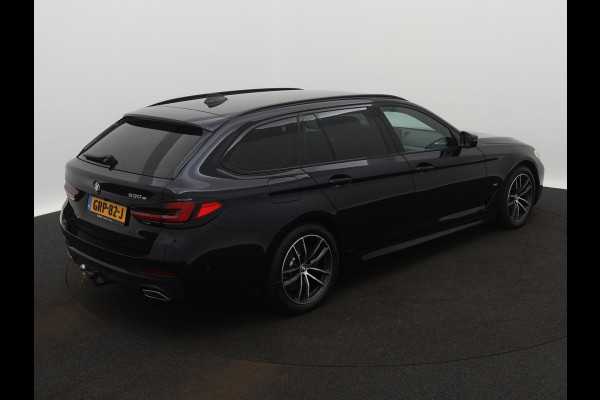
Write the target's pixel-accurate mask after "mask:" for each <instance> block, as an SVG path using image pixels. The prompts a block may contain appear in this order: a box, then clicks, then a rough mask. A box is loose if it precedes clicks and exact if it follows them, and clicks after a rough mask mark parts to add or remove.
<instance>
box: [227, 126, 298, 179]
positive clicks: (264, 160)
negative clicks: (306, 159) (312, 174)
mask: <svg viewBox="0 0 600 400" xmlns="http://www.w3.org/2000/svg"><path fill="white" fill-rule="evenodd" d="M296 126H297V123H296V118H288V119H285V120H281V121H276V122H271V123H268V124H265V125H261V126H259V127H257V128H254V129H253V130H251V131H250V132H248V134H246V135H245V136H244V137H243V138H242V140H241V141H240V142H239V143H238V144H237V145H235V146H234V148H233V149H232V150H230V151H229V152H228V153H227V154H226V155H225V159H224V165H225V166H226V167H229V168H230V169H233V170H235V171H241V172H261V171H271V170H278V169H286V168H293V167H296V166H297V165H298V151H297V135H296Z"/></svg>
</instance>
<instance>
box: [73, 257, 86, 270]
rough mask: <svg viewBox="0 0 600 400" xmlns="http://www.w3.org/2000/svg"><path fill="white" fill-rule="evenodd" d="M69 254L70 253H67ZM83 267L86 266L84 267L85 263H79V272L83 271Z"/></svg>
mask: <svg viewBox="0 0 600 400" xmlns="http://www.w3.org/2000/svg"><path fill="white" fill-rule="evenodd" d="M69 255H70V254H69ZM85 268H86V267H85V264H81V265H80V266H79V270H80V271H81V272H85Z"/></svg>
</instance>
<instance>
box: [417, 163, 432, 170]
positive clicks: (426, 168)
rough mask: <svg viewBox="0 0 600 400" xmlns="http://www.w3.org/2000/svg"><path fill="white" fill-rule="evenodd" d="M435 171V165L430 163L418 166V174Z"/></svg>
mask: <svg viewBox="0 0 600 400" xmlns="http://www.w3.org/2000/svg"><path fill="white" fill-rule="evenodd" d="M432 169H433V165H431V164H429V163H421V164H419V165H417V172H429V171H431V170H432Z"/></svg>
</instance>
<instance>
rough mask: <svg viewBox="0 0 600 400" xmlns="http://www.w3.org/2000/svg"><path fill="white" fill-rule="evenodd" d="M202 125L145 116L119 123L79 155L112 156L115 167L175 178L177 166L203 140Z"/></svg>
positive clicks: (83, 158) (137, 172) (83, 156)
mask: <svg viewBox="0 0 600 400" xmlns="http://www.w3.org/2000/svg"><path fill="white" fill-rule="evenodd" d="M201 134H202V129H201V128H195V127H188V126H185V125H177V124H169V123H162V122H156V121H149V120H143V119H127V120H124V121H123V122H120V123H118V124H117V125H116V126H115V128H113V129H112V130H110V131H109V132H108V133H107V134H106V135H105V136H104V137H102V138H101V139H100V140H98V141H97V142H96V143H94V144H93V145H91V146H90V147H89V148H87V149H86V150H85V151H84V153H83V154H82V155H81V156H79V158H81V159H82V160H86V161H89V159H88V158H87V157H85V156H86V155H87V156H90V157H100V158H101V157H104V156H111V155H112V156H113V157H114V159H115V160H116V162H117V163H116V165H115V167H114V168H115V169H117V170H120V171H125V172H133V173H135V174H141V175H149V176H155V177H159V178H173V173H174V171H173V169H174V167H175V166H176V165H177V164H178V163H179V162H181V161H182V160H183V158H184V156H185V155H186V153H187V152H188V151H190V150H191V149H192V148H193V147H194V145H195V144H196V143H197V142H198V141H199V140H200V137H201V136H200V135H201Z"/></svg>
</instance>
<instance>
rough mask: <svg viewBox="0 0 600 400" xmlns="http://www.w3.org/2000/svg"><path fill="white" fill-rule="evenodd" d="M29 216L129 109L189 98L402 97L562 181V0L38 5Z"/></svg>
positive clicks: (48, 205)
mask: <svg viewBox="0 0 600 400" xmlns="http://www.w3.org/2000/svg"><path fill="white" fill-rule="evenodd" d="M34 7H35V10H34V18H35V22H34V28H35V34H34V39H35V44H34V54H35V61H34V62H35V66H34V79H35V82H34V85H35V93H34V95H35V110H34V119H35V122H34V124H35V125H34V129H35V133H34V138H35V144H34V195H35V203H34V215H39V214H43V213H47V212H51V211H56V210H58V209H59V208H60V206H61V204H62V202H63V201H64V198H65V195H64V191H63V188H62V186H63V183H64V164H65V163H66V162H67V161H68V160H69V159H70V158H72V157H73V156H74V155H76V153H77V152H78V151H79V150H80V149H81V148H82V147H83V146H84V145H85V144H86V143H87V142H89V141H90V140H91V139H92V138H93V137H95V136H96V135H97V134H99V133H100V132H101V131H102V130H104V129H105V128H106V127H108V126H109V125H111V124H112V123H113V122H115V121H116V120H117V119H119V118H120V117H121V116H122V115H123V114H124V113H125V112H128V111H131V110H134V109H137V108H140V107H143V106H147V105H149V104H152V103H155V102H158V101H161V100H165V99H169V98H173V97H180V96H186V95H192V94H199V93H206V92H214V91H223V90H235V89H246V88H258V87H282V86H285V87H300V88H304V89H335V90H347V91H358V92H376V93H387V94H394V95H398V96H401V97H404V98H406V99H408V100H411V101H414V102H416V103H418V104H420V105H423V106H425V107H427V108H429V109H431V110H432V111H434V112H435V113H437V114H438V115H440V116H442V117H443V118H445V119H447V120H448V121H450V122H451V123H452V124H453V125H454V126H456V127H458V128H459V129H464V130H469V129H472V130H475V131H481V132H488V133H493V134H506V135H509V136H513V137H516V138H519V139H521V140H523V141H525V142H527V143H529V144H532V145H534V146H535V147H536V148H537V149H538V150H539V152H540V153H541V157H542V160H543V162H544V164H545V166H546V179H545V185H546V186H551V187H560V188H566V186H567V175H566V172H567V152H566V149H567V98H566V92H567V44H566V39H567V33H566V32H567V22H566V20H567V19H566V12H567V10H566V0H529V1H527V0H517V1H513V0H498V1H483V0H452V1H442V0H415V1H413V0H402V1H383V0H381V1H380V0H369V1H366V0H360V1H352V0H330V1H324V0H316V1H313V0H310V1H309V0H305V1H298V2H293V1H276V0H253V1H243V0H240V1H231V0H229V1H226V0H220V1H198V0H189V1H184V0H170V1H168V2H167V1H154V0H103V1H91V0H90V1H83V0H37V1H35V3H34Z"/></svg>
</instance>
